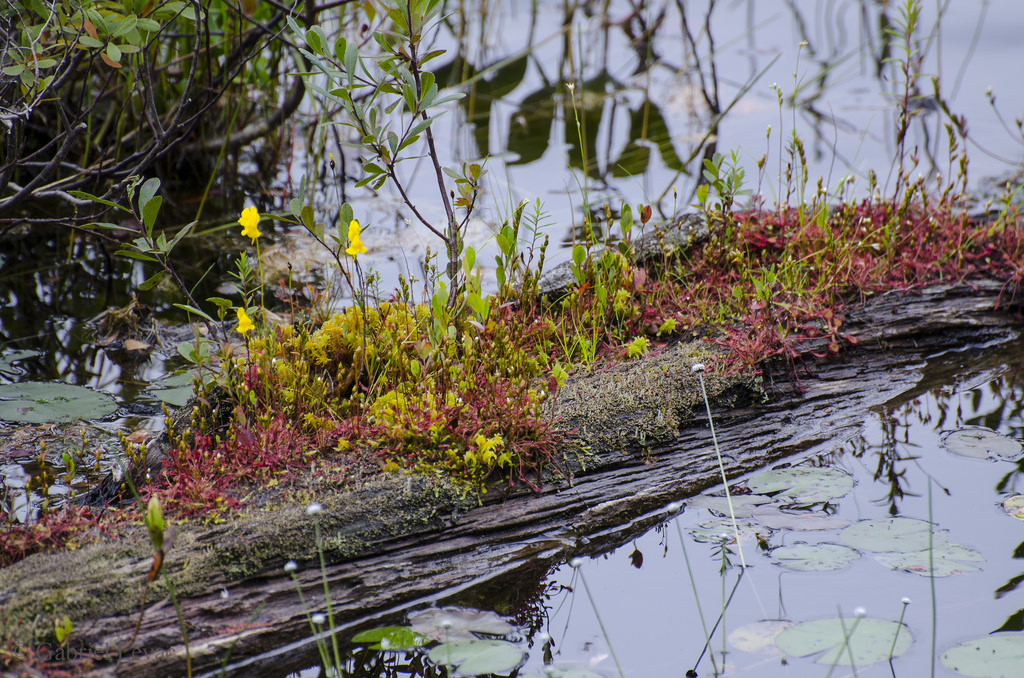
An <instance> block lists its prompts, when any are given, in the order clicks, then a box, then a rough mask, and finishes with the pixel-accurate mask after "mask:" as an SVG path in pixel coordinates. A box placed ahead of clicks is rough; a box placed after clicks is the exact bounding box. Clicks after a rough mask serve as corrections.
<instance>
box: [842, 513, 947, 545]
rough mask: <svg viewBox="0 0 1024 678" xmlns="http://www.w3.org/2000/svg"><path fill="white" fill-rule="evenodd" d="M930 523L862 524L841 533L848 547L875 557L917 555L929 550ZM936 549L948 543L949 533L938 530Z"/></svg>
mask: <svg viewBox="0 0 1024 678" xmlns="http://www.w3.org/2000/svg"><path fill="white" fill-rule="evenodd" d="M928 530H929V523H928V521H927V520H918V519H916V518H876V519H873V520H860V521H858V522H856V523H854V524H853V525H850V526H849V527H847V528H846V529H845V530H843V531H842V532H840V533H839V538H840V540H841V541H842V542H843V543H844V544H846V545H847V546H852V547H853V548H855V549H860V550H861V551H872V552H875V553H885V552H899V553H913V552H915V551H922V550H924V549H927V548H928ZM931 539H932V547H933V548H935V547H937V546H939V545H941V544H945V543H946V533H945V531H940V530H934V532H933V533H932V537H931Z"/></svg>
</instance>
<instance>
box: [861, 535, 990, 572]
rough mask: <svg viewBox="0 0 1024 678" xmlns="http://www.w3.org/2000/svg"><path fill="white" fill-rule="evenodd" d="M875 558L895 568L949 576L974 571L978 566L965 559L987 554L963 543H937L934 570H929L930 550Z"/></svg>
mask: <svg viewBox="0 0 1024 678" xmlns="http://www.w3.org/2000/svg"><path fill="white" fill-rule="evenodd" d="M875 560H877V561H878V562H880V563H882V564H883V565H885V566H887V567H891V568H892V569H894V570H905V571H907V572H913V573H914V574H919V575H922V576H925V577H927V576H929V575H931V576H935V577H948V576H950V575H954V574H965V573H967V572H974V571H976V570H977V569H978V568H977V567H975V566H974V565H968V564H967V563H965V562H963V561H972V562H981V561H983V560H985V556H983V555H981V554H980V553H978V552H977V551H975V550H974V549H972V548H971V547H970V546H963V545H961V544H949V543H942V544H936V545H935V546H934V547H933V548H932V551H931V557H930V560H931V563H932V567H933V570H931V571H930V570H929V565H928V563H929V555H928V550H927V549H925V550H924V551H914V552H913V553H898V554H893V555H880V556H876V557H875Z"/></svg>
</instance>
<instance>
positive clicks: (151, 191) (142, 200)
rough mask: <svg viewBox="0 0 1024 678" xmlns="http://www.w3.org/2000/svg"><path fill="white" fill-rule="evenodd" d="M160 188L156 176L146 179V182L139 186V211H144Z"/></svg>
mask: <svg viewBox="0 0 1024 678" xmlns="http://www.w3.org/2000/svg"><path fill="white" fill-rule="evenodd" d="M159 190H160V180H159V179H157V178H156V177H154V178H152V179H147V180H146V183H144V184H142V186H141V187H140V188H139V211H140V212H145V211H146V207H147V206H148V205H149V203H150V201H152V200H153V197H154V196H155V195H156V194H157V192H158V191H159Z"/></svg>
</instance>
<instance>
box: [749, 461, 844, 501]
mask: <svg viewBox="0 0 1024 678" xmlns="http://www.w3.org/2000/svg"><path fill="white" fill-rule="evenodd" d="M747 487H749V488H750V490H751V491H752V492H755V493H756V494H775V498H776V499H777V500H778V499H780V497H783V498H785V499H786V500H788V501H790V502H791V503H795V504H817V503H820V502H825V501H830V500H832V499H838V498H839V497H842V496H843V495H845V494H846V493H847V492H849V491H850V490H851V489H853V478H852V477H851V476H850V475H849V474H847V473H844V472H843V471H840V470H839V469H834V468H816V467H810V466H793V467H790V468H782V469H772V470H769V471H761V472H760V473H756V474H754V475H753V476H752V477H751V478H750V480H749V481H747ZM776 493H777V494H776Z"/></svg>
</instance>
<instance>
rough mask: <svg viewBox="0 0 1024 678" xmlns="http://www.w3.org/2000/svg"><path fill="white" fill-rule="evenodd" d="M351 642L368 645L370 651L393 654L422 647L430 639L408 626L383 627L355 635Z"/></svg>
mask: <svg viewBox="0 0 1024 678" xmlns="http://www.w3.org/2000/svg"><path fill="white" fill-rule="evenodd" d="M352 642H354V643H367V644H370V649H371V650H385V651H392V652H394V651H398V650H411V649H413V648H417V647H423V646H424V645H426V644H427V643H429V642H430V638H428V637H426V636H424V635H422V634H419V633H416V632H415V631H413V630H412V628H410V627H408V626H383V627H381V628H378V629H368V630H366V631H361V632H359V633H357V634H356V635H354V636H352Z"/></svg>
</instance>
